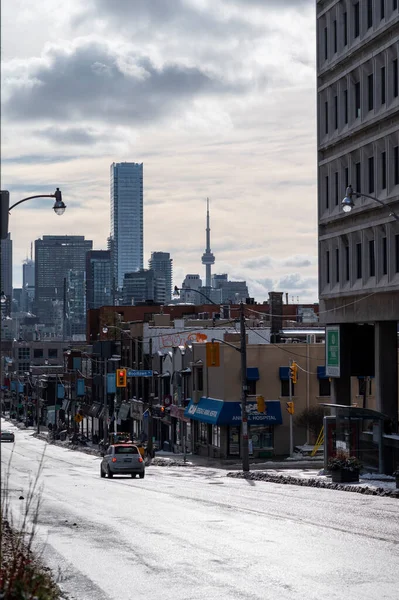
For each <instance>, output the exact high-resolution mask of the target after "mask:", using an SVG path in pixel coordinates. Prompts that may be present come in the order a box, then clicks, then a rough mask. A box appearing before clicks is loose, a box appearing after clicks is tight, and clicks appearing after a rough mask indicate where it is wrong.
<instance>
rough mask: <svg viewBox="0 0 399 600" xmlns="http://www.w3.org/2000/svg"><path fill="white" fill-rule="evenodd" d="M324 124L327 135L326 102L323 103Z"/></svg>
mask: <svg viewBox="0 0 399 600" xmlns="http://www.w3.org/2000/svg"><path fill="white" fill-rule="evenodd" d="M324 124H325V132H326V134H327V133H328V102H324Z"/></svg>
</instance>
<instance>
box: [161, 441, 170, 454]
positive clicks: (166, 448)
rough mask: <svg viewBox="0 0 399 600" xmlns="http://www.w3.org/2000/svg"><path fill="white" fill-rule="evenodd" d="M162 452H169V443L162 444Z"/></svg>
mask: <svg viewBox="0 0 399 600" xmlns="http://www.w3.org/2000/svg"><path fill="white" fill-rule="evenodd" d="M163 451H164V452H170V443H169V442H164V443H163Z"/></svg>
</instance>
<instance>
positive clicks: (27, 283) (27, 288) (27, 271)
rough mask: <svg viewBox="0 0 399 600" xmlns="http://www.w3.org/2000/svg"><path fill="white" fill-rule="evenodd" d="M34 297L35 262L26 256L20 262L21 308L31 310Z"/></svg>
mask: <svg viewBox="0 0 399 600" xmlns="http://www.w3.org/2000/svg"><path fill="white" fill-rule="evenodd" d="M34 299H35V263H34V261H33V260H32V259H31V258H27V259H26V260H24V262H23V263H22V298H21V310H23V311H25V312H33V302H34Z"/></svg>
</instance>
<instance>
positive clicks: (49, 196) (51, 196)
mask: <svg viewBox="0 0 399 600" xmlns="http://www.w3.org/2000/svg"><path fill="white" fill-rule="evenodd" d="M33 198H56V195H55V194H39V195H38V196H29V197H28V198H23V199H22V200H19V202H16V203H15V204H13V205H12V206H10V208H9V209H8V210H9V211H10V210H12V209H13V208H15V207H16V206H18V204H22V203H23V202H26V201H27V200H33Z"/></svg>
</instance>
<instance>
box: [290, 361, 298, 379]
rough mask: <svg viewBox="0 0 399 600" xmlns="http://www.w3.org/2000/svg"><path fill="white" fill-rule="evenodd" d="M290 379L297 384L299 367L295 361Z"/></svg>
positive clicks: (291, 368)
mask: <svg viewBox="0 0 399 600" xmlns="http://www.w3.org/2000/svg"><path fill="white" fill-rule="evenodd" d="M290 378H291V381H292V383H296V382H297V381H298V365H297V364H296V362H294V361H293V362H292V363H291V365H290Z"/></svg>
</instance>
